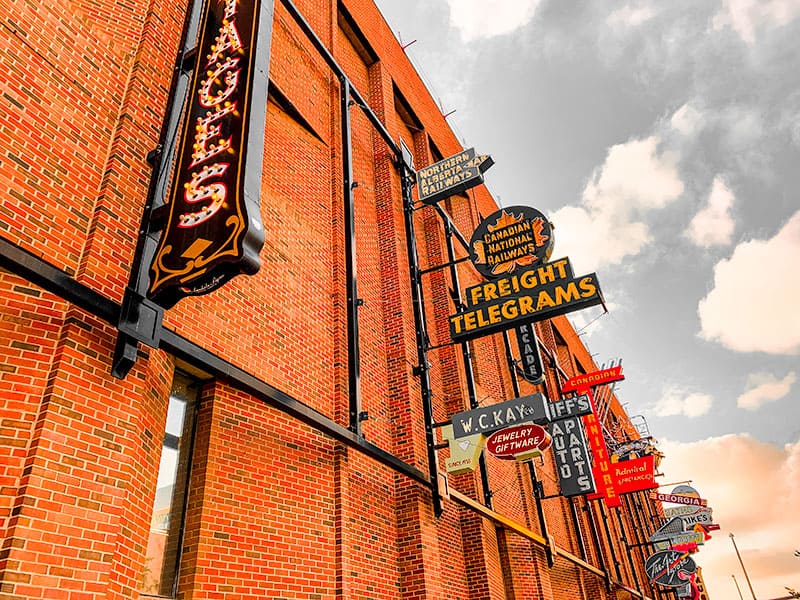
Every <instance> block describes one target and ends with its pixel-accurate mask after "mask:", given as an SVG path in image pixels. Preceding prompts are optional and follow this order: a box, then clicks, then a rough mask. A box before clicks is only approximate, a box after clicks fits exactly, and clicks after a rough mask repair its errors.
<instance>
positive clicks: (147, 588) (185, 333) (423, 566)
mask: <svg viewBox="0 0 800 600" xmlns="http://www.w3.org/2000/svg"><path fill="white" fill-rule="evenodd" d="M2 8H3V10H2V11H0V14H2V16H0V20H2V25H3V31H4V36H3V37H2V39H0V65H1V66H2V70H3V74H2V75H0V89H2V93H1V94H0V108H2V110H0V142H1V144H0V145H1V148H0V182H2V187H3V189H4V190H6V195H5V197H4V199H3V200H2V203H0V257H1V258H2V263H0V265H1V266H2V270H0V305H2V306H0V457H2V460H0V539H2V549H1V550H0V598H8V599H11V598H64V599H69V600H83V599H90V598H91V599H99V598H140V597H142V598H143V597H152V596H155V597H178V598H185V599H187V600H188V599H190V598H191V599H199V598H230V599H233V598H237V599H238V598H242V599H244V598H287V599H289V598H291V599H295V598H297V599H299V598H308V599H334V598H343V599H351V598H352V599H356V598H359V599H361V598H364V599H366V598H375V599H377V598H387V599H388V598H409V599H410V598H429V599H442V600H443V599H457V598H458V599H468V598H469V599H479V598H492V599H495V598H496V599H499V598H517V599H519V598H535V599H542V600H549V599H553V600H567V599H570V600H572V599H575V598H585V599H592V600H595V599H602V600H605V599H608V598H639V597H649V598H660V597H672V596H671V595H667V594H663V593H660V592H658V590H654V589H653V588H652V587H651V586H650V584H649V583H648V582H647V581H646V577H645V576H644V572H643V561H644V550H643V548H642V546H641V545H640V544H641V543H642V542H643V541H645V538H646V537H647V532H648V531H650V530H651V529H652V528H653V523H655V522H656V520H657V515H655V514H654V512H653V509H652V507H651V506H650V504H649V501H648V500H647V498H646V495H645V494H642V493H639V494H632V495H629V496H626V497H624V498H623V503H622V507H620V508H616V509H608V508H606V507H605V506H604V505H603V504H602V502H600V501H591V502H589V501H587V500H586V499H585V498H583V497H579V498H576V499H572V500H570V499H566V498H563V497H559V496H558V485H557V478H556V476H555V467H554V464H553V460H552V457H550V456H545V457H543V458H542V459H538V460H537V462H536V463H535V466H534V468H532V469H531V468H530V467H529V465H527V464H521V463H515V462H508V461H499V460H495V459H493V458H492V457H487V458H486V459H485V468H484V469H483V471H482V472H475V473H470V474H463V475H458V476H450V477H449V478H447V481H446V483H445V480H444V478H441V477H436V476H435V473H432V469H431V466H430V465H431V453H433V455H434V456H435V457H436V458H437V459H438V461H439V464H443V460H444V458H445V457H446V456H447V452H448V451H447V449H446V448H443V447H442V446H443V444H442V443H441V442H442V439H441V437H440V435H439V434H438V426H439V425H441V424H442V423H446V422H447V421H448V420H449V418H450V416H451V415H452V414H454V413H456V412H459V411H463V410H465V409H467V408H469V406H470V404H471V402H472V403H479V404H480V405H489V404H492V403H495V402H500V401H503V400H506V399H509V398H513V397H515V396H519V395H522V394H530V393H533V392H536V391H544V392H546V393H547V395H548V396H549V397H550V398H551V399H555V398H557V397H558V395H559V393H558V390H559V389H560V386H561V384H563V382H564V380H565V379H566V378H568V377H570V376H573V375H576V374H580V373H585V372H590V371H593V370H596V369H597V365H595V363H594V362H593V360H592V357H591V356H590V354H589V352H588V350H587V349H586V348H585V347H584V346H583V344H582V342H581V340H580V339H579V337H578V336H577V335H576V333H575V331H574V330H573V329H572V327H571V326H570V325H569V323H568V321H567V320H566V319H565V318H564V317H557V318H555V319H552V320H550V321H545V322H542V323H539V324H537V334H538V336H539V339H540V341H541V343H542V352H543V354H544V363H545V370H546V378H545V383H544V384H543V385H540V386H533V385H530V384H528V383H526V382H524V381H522V380H521V379H518V378H517V377H516V374H515V373H514V372H513V370H512V369H510V368H509V361H508V358H507V357H508V354H509V346H508V342H509V340H508V338H507V337H506V336H504V335H502V334H495V335H492V336H487V337H485V338H481V339H478V340H475V341H474V342H470V343H469V344H468V345H467V346H464V347H462V346H461V345H452V344H449V333H448V325H447V316H448V315H449V314H450V313H451V312H452V311H453V302H452V299H451V289H452V288H453V281H452V279H453V277H452V271H448V269H439V268H438V267H439V266H440V265H443V264H447V263H448V262H449V260H450V256H449V252H450V251H451V248H450V247H449V244H450V243H452V241H453V238H454V234H452V232H450V231H449V230H448V229H446V228H445V225H446V224H447V223H448V222H450V223H452V224H453V225H454V226H455V230H456V231H458V232H463V233H464V234H466V236H467V237H469V234H471V232H472V231H473V230H474V229H475V227H476V226H477V224H478V222H479V220H480V218H481V215H487V214H489V213H491V212H493V211H494V210H496V204H495V202H494V200H493V199H492V197H491V196H490V195H489V193H488V191H487V190H486V189H485V188H484V187H477V188H474V189H472V190H470V191H469V192H467V193H462V194H458V195H455V196H453V197H451V198H449V199H447V200H445V201H444V202H442V203H441V205H440V207H441V211H437V210H436V209H434V208H432V207H420V206H417V207H416V210H414V211H413V213H409V212H408V211H406V207H405V206H404V202H403V193H402V192H403V186H402V181H401V176H400V174H399V171H398V169H397V159H398V156H397V155H396V152H395V150H396V149H393V148H392V147H391V145H390V144H388V143H387V139H386V136H385V135H384V133H385V134H388V137H389V138H390V139H391V140H395V141H399V140H402V141H403V143H404V144H405V146H407V147H408V148H410V149H411V151H412V154H413V157H414V162H415V164H416V165H417V166H418V167H419V166H422V165H427V164H431V163H433V162H435V161H437V160H439V159H441V158H442V157H446V156H450V155H452V154H454V153H457V152H458V151H460V150H461V146H460V144H459V142H458V140H457V139H456V137H455V135H454V134H453V133H452V132H451V130H450V129H449V128H448V126H447V124H446V122H445V120H444V118H443V117H442V115H441V112H440V110H439V108H438V107H437V105H436V103H435V102H434V100H433V99H432V98H431V96H430V94H429V92H428V91H427V90H426V88H425V86H424V84H423V83H422V81H421V80H420V78H419V77H418V75H417V73H416V72H415V70H414V69H413V67H412V66H411V64H410V63H409V61H408V60H407V59H406V57H405V55H404V54H403V51H402V49H401V48H400V46H399V44H398V43H397V41H396V39H395V38H394V36H393V35H392V32H391V30H390V28H389V27H388V26H387V24H386V23H385V22H384V20H383V18H382V17H381V15H380V13H379V12H378V10H377V8H376V7H375V5H374V4H373V3H372V2H371V1H370V0H340V1H339V2H336V1H334V0H326V1H321V0H298V1H297V2H296V5H293V4H291V3H290V2H282V1H280V0H278V1H276V2H275V7H274V18H273V20H272V36H271V39H272V44H271V56H270V69H269V79H270V81H269V99H268V102H267V113H266V128H265V154H264V159H263V177H262V181H261V213H262V218H263V224H264V233H265V239H266V242H265V245H264V248H263V250H262V251H261V263H262V264H261V269H260V270H259V272H258V273H257V274H255V275H253V276H240V277H235V278H234V279H233V280H232V281H231V282H229V283H228V284H227V285H225V286H223V287H222V288H220V289H218V290H216V291H214V292H212V293H211V294H208V295H206V296H199V297H194V298H187V299H184V300H182V301H181V302H179V303H178V304H177V305H176V306H175V307H174V308H170V309H169V310H167V311H165V313H164V317H163V325H162V326H161V328H160V330H159V340H158V343H157V344H155V345H157V346H158V347H157V348H156V347H148V346H147V345H145V344H141V343H140V344H138V345H137V347H138V355H137V356H136V360H135V363H134V364H133V366H132V368H131V370H130V372H128V373H127V374H125V376H124V377H114V376H112V367H113V361H114V352H115V347H116V346H117V340H118V336H119V333H118V330H117V325H118V323H119V321H120V310H121V304H122V301H123V297H124V294H125V290H126V287H127V286H128V285H129V278H130V273H131V265H132V262H133V261H134V260H135V258H136V252H135V248H136V244H137V239H138V237H139V232H140V228H141V222H142V218H143V214H142V211H143V207H144V204H145V199H146V197H147V195H148V189H149V186H150V177H151V167H150V165H149V164H148V162H147V159H146V158H147V156H148V153H149V152H150V151H151V150H153V149H154V148H156V147H157V145H158V144H159V141H160V136H161V129H162V121H163V119H164V115H165V113H166V112H167V111H168V107H169V104H170V99H169V92H170V85H171V81H172V75H173V68H172V65H173V64H174V63H175V56H176V55H177V54H178V48H179V46H180V43H181V31H182V30H183V23H184V19H185V13H186V10H187V7H186V5H185V4H184V3H173V2H168V1H166V0H148V1H147V2H144V1H140V0H133V1H131V2H128V3H119V2H110V1H108V0H97V1H93V2H88V1H84V0H53V1H52V2H26V3H21V2H9V1H8V0H2ZM317 44H321V46H322V47H324V50H323V49H321V47H320V46H318V45H317ZM326 53H327V55H326ZM343 81H346V83H347V86H352V90H353V94H354V96H353V98H354V101H353V103H351V104H349V105H348V108H346V109H342V103H341V94H342V89H343ZM362 101H363V103H364V105H363V106H362V105H361V104H362ZM345 104H348V103H345ZM343 111H346V112H349V118H350V124H351V128H350V130H351V139H350V141H351V147H350V148H349V152H348V154H349V155H350V156H351V160H350V161H348V162H349V165H350V167H351V169H352V182H353V185H347V183H348V182H349V181H350V180H351V177H350V174H349V173H348V172H347V169H346V168H344V167H343V166H342V165H343V154H344V153H345V152H346V151H347V150H348V149H347V148H346V147H345V144H344V143H343V142H342V139H343V138H342V136H343V125H342V123H343V116H344V114H343ZM373 118H376V119H377V120H378V121H379V122H380V124H381V125H382V127H383V128H384V132H383V133H382V132H381V131H380V130H379V129H378V127H377V126H376V123H375V122H374V121H373ZM487 150H489V149H487ZM347 190H350V193H348V191H347ZM351 199H352V204H351ZM350 208H352V217H353V219H352V225H353V226H354V234H353V236H352V247H351V245H349V244H348V222H347V218H346V214H347V212H348V210H349V209H350ZM409 214H412V216H411V217H410V219H411V222H412V224H413V227H414V232H415V233H414V236H413V238H414V244H412V245H410V244H409V240H408V235H407V233H408V224H407V221H406V219H407V218H408V215H409ZM455 246H456V247H455V250H454V252H455V258H457V259H461V258H463V257H464V256H465V253H464V250H463V249H462V248H460V247H458V244H455ZM349 253H351V254H350V255H351V256H354V257H355V258H356V260H355V261H352V262H351V261H348V258H347V257H348V255H349ZM413 254H415V255H416V256H412V255H413ZM415 260H418V263H419V264H418V267H419V268H418V269H417V270H416V271H414V270H413V269H411V268H410V266H409V265H410V264H413V262H414V261H415ZM455 272H456V273H457V275H458V278H459V279H460V282H459V284H460V287H461V288H464V287H466V286H468V285H471V284H475V283H477V282H478V281H479V276H478V275H477V274H476V273H475V271H474V270H472V268H471V267H470V265H469V263H466V262H464V261H463V260H461V261H460V262H459V263H458V266H457V267H456V270H455ZM414 275H416V276H417V277H418V278H419V281H420V282H421V285H420V290H421V291H422V293H423V298H422V299H420V301H419V302H415V301H414V289H412V288H413V287H414V282H415V281H416V279H415V277H414ZM353 283H356V284H357V297H353V293H352V292H353V291H354V290H355V289H356V288H354V287H353ZM415 306H422V307H423V309H424V310H421V313H422V316H423V317H424V321H425V323H426V327H425V332H426V334H427V335H425V336H422V343H424V346H425V349H426V352H425V354H424V356H423V358H424V360H423V361H421V360H420V353H419V350H420V348H419V344H420V335H418V332H419V330H420V326H419V322H418V316H419V315H416V314H415ZM354 333H355V334H356V335H354ZM426 395H427V400H425V397H426ZM426 402H427V408H426ZM604 402H605V407H606V410H607V416H608V420H609V423H610V422H612V421H613V423H614V425H615V427H614V430H615V431H619V432H622V433H623V434H624V435H627V436H632V437H636V431H635V429H634V428H633V427H632V426H631V425H630V423H629V421H628V420H627V417H626V415H625V413H624V411H623V409H622V407H621V406H620V404H619V402H618V401H617V400H616V398H615V397H614V396H613V395H607V396H606V397H605V400H604ZM428 411H430V413H431V414H426V412H428ZM426 422H427V426H426ZM431 439H433V440H434V442H435V443H436V446H435V447H434V448H432V446H431ZM434 462H435V461H434ZM440 470H441V471H442V472H443V469H440ZM535 487H539V488H540V489H539V493H534V488H535ZM448 492H449V493H448ZM440 495H441V496H440Z"/></svg>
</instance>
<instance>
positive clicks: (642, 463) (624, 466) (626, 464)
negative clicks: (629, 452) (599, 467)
mask: <svg viewBox="0 0 800 600" xmlns="http://www.w3.org/2000/svg"><path fill="white" fill-rule="evenodd" d="M611 476H612V478H613V480H614V487H615V488H616V490H617V493H618V494H630V493H632V492H641V491H642V490H652V489H653V488H657V487H658V484H657V483H656V480H655V457H654V456H652V455H650V456H643V457H641V458H632V459H630V460H624V461H621V462H612V463H611Z"/></svg>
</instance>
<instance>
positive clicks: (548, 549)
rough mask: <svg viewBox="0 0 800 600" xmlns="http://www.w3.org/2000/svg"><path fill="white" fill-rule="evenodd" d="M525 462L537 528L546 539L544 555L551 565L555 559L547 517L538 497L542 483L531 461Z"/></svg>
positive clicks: (548, 564) (540, 493) (539, 496)
mask: <svg viewBox="0 0 800 600" xmlns="http://www.w3.org/2000/svg"><path fill="white" fill-rule="evenodd" d="M526 464H527V465H528V473H529V474H530V477H531V485H532V486H533V498H534V500H536V514H537V515H538V517H539V528H540V529H541V533H542V537H544V538H545V539H546V540H547V541H548V543H547V546H545V548H544V553H545V557H546V558H547V566H548V567H552V566H553V565H554V564H555V559H554V557H553V548H552V544H551V543H550V533H549V532H548V530H547V519H545V516H544V509H543V507H542V501H541V499H540V498H541V497H542V496H543V494H542V484H541V482H540V481H539V479H538V478H537V477H536V467H535V466H534V465H533V461H532V460H529V461H526Z"/></svg>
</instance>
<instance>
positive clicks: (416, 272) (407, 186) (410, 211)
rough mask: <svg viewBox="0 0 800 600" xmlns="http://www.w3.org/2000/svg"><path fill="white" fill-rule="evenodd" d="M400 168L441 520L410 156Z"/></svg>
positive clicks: (432, 483)
mask: <svg viewBox="0 0 800 600" xmlns="http://www.w3.org/2000/svg"><path fill="white" fill-rule="evenodd" d="M403 159H404V160H402V161H401V164H400V165H399V168H400V180H401V183H402V188H403V208H404V210H403V213H404V216H405V225H406V251H407V253H408V266H409V271H410V276H411V300H412V303H413V305H414V329H415V337H416V341H417V361H418V364H417V366H416V367H415V368H414V373H415V374H416V375H419V384H420V389H421V394H422V412H423V418H424V419H425V441H426V442H427V446H428V469H429V475H430V486H431V494H432V500H433V512H434V514H435V515H436V516H437V517H439V516H441V514H442V498H441V496H440V495H439V472H438V471H439V469H438V466H437V456H436V437H435V436H434V433H433V405H432V402H431V396H432V391H431V377H430V365H429V364H428V353H427V348H426V344H427V336H426V332H427V330H428V329H427V326H426V324H425V308H424V306H423V299H422V281H421V275H420V268H419V255H418V254H417V241H416V234H415V231H414V198H413V189H414V176H415V174H414V166H413V164H411V163H410V162H406V161H410V160H411V156H410V153H409V154H408V156H407V157H406V156H405V153H404V156H403Z"/></svg>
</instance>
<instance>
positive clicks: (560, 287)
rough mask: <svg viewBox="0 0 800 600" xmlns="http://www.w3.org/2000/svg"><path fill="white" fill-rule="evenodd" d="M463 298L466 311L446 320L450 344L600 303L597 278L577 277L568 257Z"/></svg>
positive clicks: (469, 290)
mask: <svg viewBox="0 0 800 600" xmlns="http://www.w3.org/2000/svg"><path fill="white" fill-rule="evenodd" d="M466 298H467V302H466V307H465V309H464V310H462V311H460V312H458V313H456V314H454V315H450V317H449V321H450V337H451V338H452V339H453V341H454V342H463V341H467V340H471V339H474V338H478V337H482V336H485V335H489V334H492V333H497V332H498V331H503V330H504V329H508V328H510V327H513V326H515V325H518V324H520V323H530V322H536V321H543V320H545V319H550V318H552V317H556V316H558V315H563V314H566V313H569V312H572V311H575V310H579V309H582V308H587V307H589V306H596V305H598V304H602V303H603V295H602V293H601V292H600V284H599V283H598V281H597V276H596V275H595V274H594V273H591V274H589V275H583V276H581V277H579V278H575V276H574V275H573V272H572V266H571V265H570V262H569V259H567V258H562V259H559V260H556V261H553V262H550V263H547V264H544V265H542V266H539V267H532V268H528V269H526V270H522V271H519V272H518V273H515V274H511V275H507V276H505V277H502V278H500V279H497V280H495V281H492V282H489V283H482V284H479V285H476V286H473V287H470V288H467V290H466Z"/></svg>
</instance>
